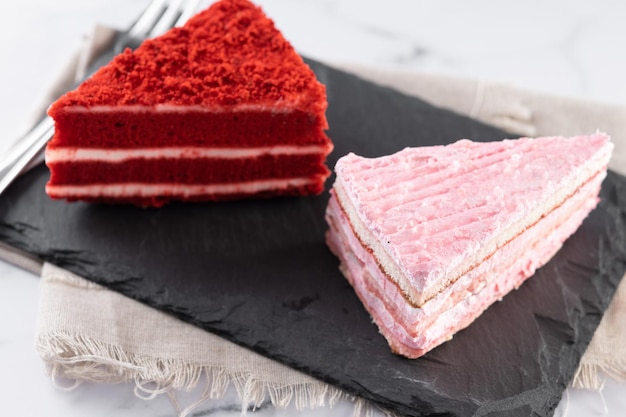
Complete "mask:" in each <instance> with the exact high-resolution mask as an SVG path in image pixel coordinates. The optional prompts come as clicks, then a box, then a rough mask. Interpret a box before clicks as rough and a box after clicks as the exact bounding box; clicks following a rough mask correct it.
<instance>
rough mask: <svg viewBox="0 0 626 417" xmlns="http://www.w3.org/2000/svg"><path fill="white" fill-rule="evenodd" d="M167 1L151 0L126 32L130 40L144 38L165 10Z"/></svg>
mask: <svg viewBox="0 0 626 417" xmlns="http://www.w3.org/2000/svg"><path fill="white" fill-rule="evenodd" d="M166 3H167V0H152V1H151V2H150V4H148V6H147V7H146V9H145V10H144V11H143V13H142V14H141V16H140V17H139V19H137V21H136V22H135V23H134V24H133V25H132V26H131V28H130V29H129V30H128V37H129V38H130V39H138V38H145V37H146V36H147V35H148V33H149V32H150V30H151V29H152V28H153V27H154V25H155V24H156V23H157V22H158V20H159V18H160V17H161V16H162V15H163V12H164V10H166V8H167V6H166Z"/></svg>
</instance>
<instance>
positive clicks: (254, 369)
mask: <svg viewBox="0 0 626 417" xmlns="http://www.w3.org/2000/svg"><path fill="white" fill-rule="evenodd" d="M113 34H114V32H113V31H112V30H111V29H107V28H101V27H99V28H97V29H96V30H95V31H94V34H93V36H90V37H88V38H86V40H85V45H84V48H83V49H82V52H81V53H80V54H78V55H76V58H75V59H74V60H73V64H72V65H70V66H69V67H68V68H66V70H70V71H69V72H68V71H65V72H64V73H63V75H64V77H63V78H62V81H64V82H65V86H67V83H70V84H71V82H73V81H74V79H75V77H76V76H75V74H77V73H80V72H81V71H83V68H84V65H85V64H87V63H88V61H89V59H88V58H85V56H88V55H89V54H90V52H92V51H93V48H94V46H99V47H101V46H102V45H105V44H106V43H107V42H110V40H111V39H112V35H113ZM343 67H344V68H345V69H348V70H350V71H352V72H354V73H357V74H360V75H361V76H363V77H364V78H368V79H371V80H373V81H376V82H379V83H382V84H386V85H389V86H392V87H394V88H397V89H399V90H402V91H404V92H406V93H408V94H413V95H417V96H420V97H422V98H424V99H426V100H427V101H430V102H432V103H433V104H436V105H439V106H442V107H447V108H450V109H452V110H455V111H457V112H459V113H462V114H466V115H469V116H471V117H474V118H476V119H479V120H481V121H483V122H486V123H489V124H492V125H495V126H497V127H500V128H503V129H506V130H508V131H510V132H512V133H516V134H519V135H529V136H534V135H550V134H559V135H574V134H580V133H588V132H593V131H596V130H602V131H606V132H608V133H609V134H611V135H612V137H613V140H614V142H615V145H616V147H615V156H614V158H613V160H612V161H611V168H612V169H614V170H616V171H618V172H620V173H622V174H626V108H623V107H618V106H610V105H604V104H599V103H589V102H584V101H579V100H571V99H566V98H561V97H553V96H547V95H542V94H537V93H532V92H528V91H524V90H520V89H516V88H512V87H509V86H506V85H500V84H492V83H486V82H480V81H472V80H464V79H454V78H449V77H441V76H436V75H427V74H416V73H401V72H397V71H393V72H391V71H383V70H374V69H371V68H359V67H354V66H346V65H343ZM68 74H69V76H68ZM62 89H63V87H61V88H60V89H57V90H55V91H62ZM55 96H56V94H52V95H51V96H50V98H53V97H55ZM50 98H47V99H46V100H48V101H47V102H49V99H50ZM0 258H3V259H5V260H8V261H10V262H13V263H16V264H18V265H20V266H22V267H24V268H26V269H29V270H31V271H33V272H34V273H39V272H41V277H42V279H41V284H40V289H41V295H40V303H39V315H38V318H39V321H38V328H37V334H36V347H37V350H38V352H39V354H40V355H41V357H42V359H43V360H44V362H45V364H46V368H47V371H48V372H49V374H50V375H51V376H52V377H53V378H55V379H56V378H67V379H70V380H73V381H76V382H77V383H80V382H81V381H102V382H121V381H134V382H135V384H136V393H137V394H138V395H140V396H148V397H151V396H153V395H156V394H161V393H167V394H169V395H171V397H172V398H175V395H174V394H175V393H176V392H177V391H180V390H191V389H194V388H195V387H198V386H202V385H200V384H204V391H203V392H202V395H201V398H199V401H202V400H205V399H208V398H217V397H220V396H221V395H222V394H223V393H224V391H225V389H226V387H227V386H228V385H229V384H233V385H234V386H235V388H236V390H237V392H238V394H239V396H240V398H241V400H242V412H245V410H246V409H247V408H248V405H253V406H254V405H260V403H261V401H263V399H264V398H266V397H268V396H269V398H270V399H271V401H272V403H273V404H274V405H276V406H279V407H282V406H286V405H288V404H291V403H294V404H295V405H296V407H297V408H302V407H314V406H320V405H328V404H330V405H332V404H334V403H335V402H336V401H338V400H339V399H340V398H351V399H353V400H354V401H355V414H368V413H369V411H371V408H370V405H369V403H367V402H366V401H364V400H361V399H358V398H355V397H353V396H350V395H347V394H346V393H344V392H343V391H341V390H339V389H337V388H335V387H333V386H330V385H328V384H325V383H322V382H320V381H318V380H315V379H313V378H311V377H309V376H307V375H304V374H302V373H300V372H297V371H295V370H292V369H290V368H287V367H285V366H283V365H281V364H278V363H276V362H274V361H271V360H269V359H267V358H264V357H262V356H260V355H258V354H256V353H254V352H251V351H249V350H246V349H243V348H241V347H239V346H237V345H234V344H233V343H230V342H228V341H226V340H224V339H221V338H219V337H217V336H215V335H212V334H210V333H207V332H204V331H202V330H200V329H198V328H196V327H193V326H191V325H189V324H186V323H183V322H181V321H178V320H177V319H175V318H173V317H170V316H168V315H166V314H163V313H161V312H159V311H157V310H153V309H151V308H149V307H146V306H144V305H142V304H140V303H138V302H136V301H133V300H131V299H128V298H126V297H124V296H122V295H120V294H118V293H115V292H112V291H109V290H107V289H105V288H103V287H101V286H99V285H96V284H94V283H92V282H89V281H86V280H84V279H82V278H80V277H78V276H76V275H73V274H71V273H69V272H67V271H64V270H62V269H59V268H57V267H55V266H52V265H49V264H45V265H43V268H42V265H41V263H40V262H39V261H37V260H35V259H32V257H28V256H24V254H20V253H19V252H18V251H15V250H12V249H11V248H8V247H6V246H0ZM131 318H132V319H131ZM625 321H626V284H622V285H621V287H620V289H619V290H618V293H617V295H616V299H615V300H614V302H613V303H612V304H611V306H610V308H609V310H608V311H607V313H606V315H605V317H604V319H603V321H602V323H601V325H600V328H599V329H598V331H597V333H596V335H595V337H594V339H593V341H592V343H591V345H590V347H589V349H588V351H587V353H586V354H585V356H584V358H583V360H582V363H581V366H580V369H579V371H578V373H577V375H576V378H575V380H574V385H575V386H580V387H588V388H599V387H600V386H601V384H602V381H601V378H599V377H598V373H597V371H598V370H600V369H601V370H604V371H606V372H607V373H608V374H610V375H613V376H615V377H624V376H626V348H623V347H624V346H626V332H623V331H622V328H623V326H624V322H625ZM154 328H159V329H160V330H159V332H158V334H155V333H154V332H152V331H151V329H154ZM148 386H149V387H150V388H147V387H148ZM174 403H175V404H176V401H174ZM196 405H197V404H192V405H191V406H189V407H187V408H185V409H183V410H181V409H179V410H178V413H179V415H181V416H183V415H187V414H188V413H189V412H190V411H191V409H192V408H193V407H194V406H196Z"/></svg>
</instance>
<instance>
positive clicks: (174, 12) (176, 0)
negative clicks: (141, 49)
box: [148, 0, 185, 38]
mask: <svg viewBox="0 0 626 417" xmlns="http://www.w3.org/2000/svg"><path fill="white" fill-rule="evenodd" d="M184 2H185V0H170V3H169V4H168V6H167V9H166V10H165V13H163V15H162V16H161V18H160V19H159V20H158V22H156V23H155V25H154V27H153V28H152V30H150V34H149V35H148V38H154V37H156V36H159V35H161V34H163V33H165V31H167V30H168V29H170V28H171V27H172V26H174V22H176V20H177V19H178V17H179V15H180V8H181V4H182V3H184Z"/></svg>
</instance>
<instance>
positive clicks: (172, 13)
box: [0, 0, 200, 194]
mask: <svg viewBox="0 0 626 417" xmlns="http://www.w3.org/2000/svg"><path fill="white" fill-rule="evenodd" d="M199 1H200V0H151V2H150V3H149V4H148V6H147V7H146V8H145V10H144V11H143V12H142V13H141V14H140V15H139V17H138V18H137V20H136V21H135V22H134V23H133V24H132V25H131V26H130V27H129V28H128V29H127V30H125V31H123V32H120V33H119V34H118V35H117V38H116V40H115V43H114V44H113V45H112V47H111V48H109V49H108V50H106V51H105V52H104V53H103V54H101V55H100V56H99V57H97V58H96V59H94V61H93V64H92V65H91V67H90V68H89V70H88V72H87V75H86V76H85V78H84V79H86V78H89V77H90V76H91V75H92V74H93V73H94V72H95V71H96V70H97V69H98V68H100V67H101V66H103V65H104V64H106V63H108V62H109V61H110V60H111V59H113V57H114V56H115V55H117V54H118V53H120V52H122V51H123V50H124V49H126V48H131V49H135V48H137V47H138V46H139V45H140V44H141V42H142V41H144V40H145V39H149V38H153V37H155V36H158V35H160V34H162V33H163V32H165V31H167V30H168V29H170V28H171V27H173V26H180V25H182V24H183V23H185V22H186V21H187V20H188V19H189V18H190V17H191V15H193V13H194V12H195V11H196V8H197V7H198V3H199ZM84 79H83V80H84ZM81 81H82V80H81ZM53 134H54V121H53V120H52V119H51V118H50V117H49V116H46V117H45V118H44V119H43V120H42V121H41V122H39V123H38V124H37V125H36V126H35V127H33V129H32V130H30V131H29V132H28V133H27V134H26V135H24V137H22V138H20V139H19V140H18V141H17V142H16V144H15V145H14V146H13V147H12V148H11V150H10V151H9V153H8V155H6V157H5V158H4V159H3V160H2V161H0V194H2V193H3V192H4V190H6V189H7V187H8V186H9V185H10V184H11V183H12V182H13V181H14V180H15V178H17V177H18V176H19V175H20V174H21V173H22V172H24V171H26V170H28V169H29V168H31V167H32V166H33V165H35V164H33V162H35V161H38V160H39V157H40V156H41V154H42V151H43V149H44V148H45V146H46V143H48V141H49V140H50V139H51V138H52V135H53Z"/></svg>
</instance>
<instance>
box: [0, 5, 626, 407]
mask: <svg viewBox="0 0 626 417" xmlns="http://www.w3.org/2000/svg"><path fill="white" fill-rule="evenodd" d="M146 2H147V0H126V1H122V0H49V1H45V0H19V1H18V0H3V1H2V2H1V3H0V16H2V17H3V24H2V25H0V97H1V98H2V100H0V115H1V116H0V117H1V118H0V120H1V123H0V153H1V152H2V151H4V150H5V149H6V148H7V147H8V145H9V144H10V143H11V142H12V141H13V140H14V139H15V138H16V137H17V136H18V134H19V133H20V132H21V131H22V130H23V129H24V127H25V123H26V122H27V121H28V120H29V110H30V109H32V107H33V105H34V104H35V103H37V101H38V100H39V98H40V97H41V96H42V94H43V92H44V90H45V88H46V87H47V85H48V84H49V82H50V81H51V80H52V79H53V78H54V76H55V75H56V73H58V71H60V69H61V68H62V65H63V62H64V60H65V59H66V58H67V57H69V55H70V53H71V50H72V48H73V47H74V46H75V45H76V44H77V42H78V39H79V38H80V37H81V36H82V35H83V34H84V33H86V32H88V31H89V30H90V28H91V27H92V25H93V24H94V23H103V24H107V25H112V26H116V27H125V26H127V25H128V24H129V23H130V21H131V20H132V18H133V16H135V15H136V14H137V13H138V12H139V11H140V10H142V8H143V7H144V5H145V4H146ZM257 3H258V4H260V5H262V6H263V8H264V9H265V11H266V12H267V13H268V14H269V15H270V16H271V17H272V18H273V19H274V20H275V22H276V24H277V26H278V27H279V29H281V30H282V31H283V33H284V34H285V36H286V37H287V38H288V39H290V40H291V41H292V43H293V44H294V46H295V47H296V48H297V49H298V50H299V51H300V52H301V53H303V54H306V55H308V56H310V57H314V58H317V59H320V60H324V61H327V62H345V63H359V64H365V65H374V66H379V67H384V68H392V69H405V70H406V69H409V70H415V71H426V72H435V73H443V74H451V75H457V76H462V77H473V78H481V79H486V80H498V81H503V82H507V83H512V84H515V85H517V86H519V87H524V88H529V89H534V90H538V91H544V92H549V93H556V94H560V95H567V96H573V97H578V98H584V99H590V100H597V101H603V102H610V103H617V104H621V105H625V106H626V83H625V82H624V81H623V74H626V25H624V18H625V17H626V2H624V1H621V0H611V1H609V0H603V1H594V2H591V1H585V0H574V1H565V0H551V1H540V0H532V1H523V2H521V1H512V0H509V1H502V0H500V1H498V0H477V1H471V2H470V1H463V0H440V1H426V0H413V1H411V0H387V1H385V2H382V1H373V0H366V1H363V0H361V1H359V0H334V1H333V0H257ZM37 285H38V280H37V278H36V277H34V276H32V275H30V274H28V273H26V272H24V271H21V270H19V269H17V268H15V267H13V266H11V265H8V264H5V263H1V262H0V399H2V401H0V414H2V415H18V414H19V415H33V416H34V415H46V416H51V417H55V416H68V417H72V416H85V415H89V416H163V417H166V416H173V415H174V411H173V408H172V406H171V405H170V403H169V401H168V400H167V399H166V398H157V399H156V400H152V401H144V400H140V399H137V398H136V397H135V396H134V394H133V392H132V386H131V385H117V386H108V385H99V384H84V385H82V386H81V387H79V388H77V389H76V390H74V391H72V392H63V391H61V390H58V389H56V388H54V387H53V385H52V384H51V381H50V380H49V379H48V378H47V377H46V376H45V375H44V374H43V366H42V363H41V361H40V360H39V358H38V357H37V355H36V353H35V351H34V348H33V344H34V342H33V337H34V329H35V318H36V311H37V301H38V300H37V299H38V287H37ZM625 413H626V383H617V382H614V381H612V380H610V379H609V380H607V382H606V385H605V387H604V389H603V391H602V392H587V391H580V390H572V389H569V390H568V391H567V392H566V393H565V396H564V399H563V401H562V403H561V405H560V407H559V408H558V409H557V411H556V414H555V415H557V416H564V415H567V416H569V417H583V416H585V417H586V416H623V415H625ZM238 414H239V404H238V401H237V399H236V395H235V394H234V392H233V391H232V390H231V392H230V394H229V396H228V397H227V398H225V399H224V400H222V401H216V402H209V403H207V404H205V405H204V406H203V407H201V408H199V409H198V413H197V415H198V416H200V415H214V416H217V417H222V416H236V415H238ZM250 414H251V415H262V416H290V415H299V416H306V417H308V416H347V415H350V414H351V408H350V405H349V404H347V403H341V404H338V405H337V406H335V407H334V408H333V409H328V408H322V409H318V410H313V411H311V410H305V411H302V412H297V411H296V410H295V409H293V408H291V409H288V410H276V409H274V408H272V407H271V406H263V407H262V408H261V409H260V410H257V411H256V412H254V413H252V412H250Z"/></svg>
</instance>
